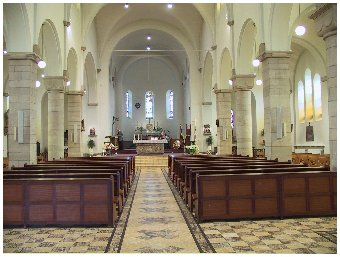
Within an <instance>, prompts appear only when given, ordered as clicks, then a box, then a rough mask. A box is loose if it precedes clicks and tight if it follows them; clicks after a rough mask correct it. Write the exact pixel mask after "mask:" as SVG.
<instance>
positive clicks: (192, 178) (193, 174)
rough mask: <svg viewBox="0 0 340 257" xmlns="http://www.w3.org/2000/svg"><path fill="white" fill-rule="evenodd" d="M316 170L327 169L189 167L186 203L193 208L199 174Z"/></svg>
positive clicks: (326, 169) (302, 171) (325, 169)
mask: <svg viewBox="0 0 340 257" xmlns="http://www.w3.org/2000/svg"><path fill="white" fill-rule="evenodd" d="M312 171H315V172H318V171H325V172H327V171H329V168H328V167H306V166H302V167H285V168H282V167H281V168H280V167H275V166H272V167H261V168H254V167H244V168H243V167H240V168H226V167H225V168H223V167H222V168H221V169H207V168H205V169H196V170H195V169H189V175H188V181H186V191H187V192H186V194H187V199H188V200H187V202H186V203H187V204H188V207H189V209H190V211H193V210H194V202H195V201H196V199H197V188H196V185H197V183H196V181H197V177H198V176H200V175H215V174H219V175H220V174H242V173H247V174H253V173H254V174H267V173H291V172H295V173H304V172H312Z"/></svg>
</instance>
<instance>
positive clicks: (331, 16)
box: [310, 4, 337, 171]
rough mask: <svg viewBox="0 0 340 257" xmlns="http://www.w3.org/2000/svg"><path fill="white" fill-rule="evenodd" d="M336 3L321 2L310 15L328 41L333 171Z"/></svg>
mask: <svg viewBox="0 0 340 257" xmlns="http://www.w3.org/2000/svg"><path fill="white" fill-rule="evenodd" d="M336 7H337V5H336V4H320V5H318V9H317V10H316V11H315V12H314V13H313V14H312V15H311V16H310V18H311V19H313V20H314V21H315V24H316V29H317V33H318V35H319V36H320V37H323V40H324V41H325V43H326V50H327V86H328V115H329V151H330V168H331V171H336V170H337V164H336V161H337V139H336V134H337V124H336V123H337V117H336V112H337V109H336V107H337V88H336V84H337V81H336V80H337V73H336V72H337V63H336V62H337V46H336V44H337V40H336V36H337V17H336V16H337V11H336Z"/></svg>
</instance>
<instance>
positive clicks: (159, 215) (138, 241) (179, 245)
mask: <svg viewBox="0 0 340 257" xmlns="http://www.w3.org/2000/svg"><path fill="white" fill-rule="evenodd" d="M137 179H138V182H137V183H138V184H137V188H136V192H135V194H134V197H133V199H132V201H133V204H132V207H131V209H130V210H129V211H128V212H129V214H128V215H127V219H128V220H127V226H126V228H125V230H124V232H125V233H124V232H123V235H122V236H123V242H122V243H121V242H120V243H119V244H118V247H117V243H115V238H116V239H117V237H118V235H117V234H116V233H115V234H114V235H113V241H112V244H111V247H110V248H111V249H110V250H109V252H121V253H199V252H200V251H199V249H198V248H197V246H196V243H195V241H194V239H193V237H192V235H191V233H190V230H189V229H188V226H187V224H186V221H185V219H184V217H183V216H182V214H181V210H180V209H179V207H178V205H177V203H176V200H175V199H174V196H173V193H172V192H171V190H170V188H169V186H168V183H167V182H166V180H165V178H164V176H163V173H162V172H161V170H160V168H148V169H142V171H141V173H140V176H139V178H137ZM131 203H132V202H131ZM118 226H119V224H118ZM121 226H122V225H121Z"/></svg>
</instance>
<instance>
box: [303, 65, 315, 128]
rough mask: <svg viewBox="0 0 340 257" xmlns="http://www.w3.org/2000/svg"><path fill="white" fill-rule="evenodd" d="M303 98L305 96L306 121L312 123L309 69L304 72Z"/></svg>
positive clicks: (311, 94)
mask: <svg viewBox="0 0 340 257" xmlns="http://www.w3.org/2000/svg"><path fill="white" fill-rule="evenodd" d="M305 96H306V121H307V122H309V121H313V118H314V107H313V87H312V73H311V71H310V69H306V71H305Z"/></svg>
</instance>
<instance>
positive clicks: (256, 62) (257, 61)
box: [253, 59, 260, 67]
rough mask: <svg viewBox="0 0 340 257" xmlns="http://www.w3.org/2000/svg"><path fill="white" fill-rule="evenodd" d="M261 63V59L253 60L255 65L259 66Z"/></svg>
mask: <svg viewBox="0 0 340 257" xmlns="http://www.w3.org/2000/svg"><path fill="white" fill-rule="evenodd" d="M259 65H260V60H259V59H254V60H253V66H254V67H258V66H259Z"/></svg>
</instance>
